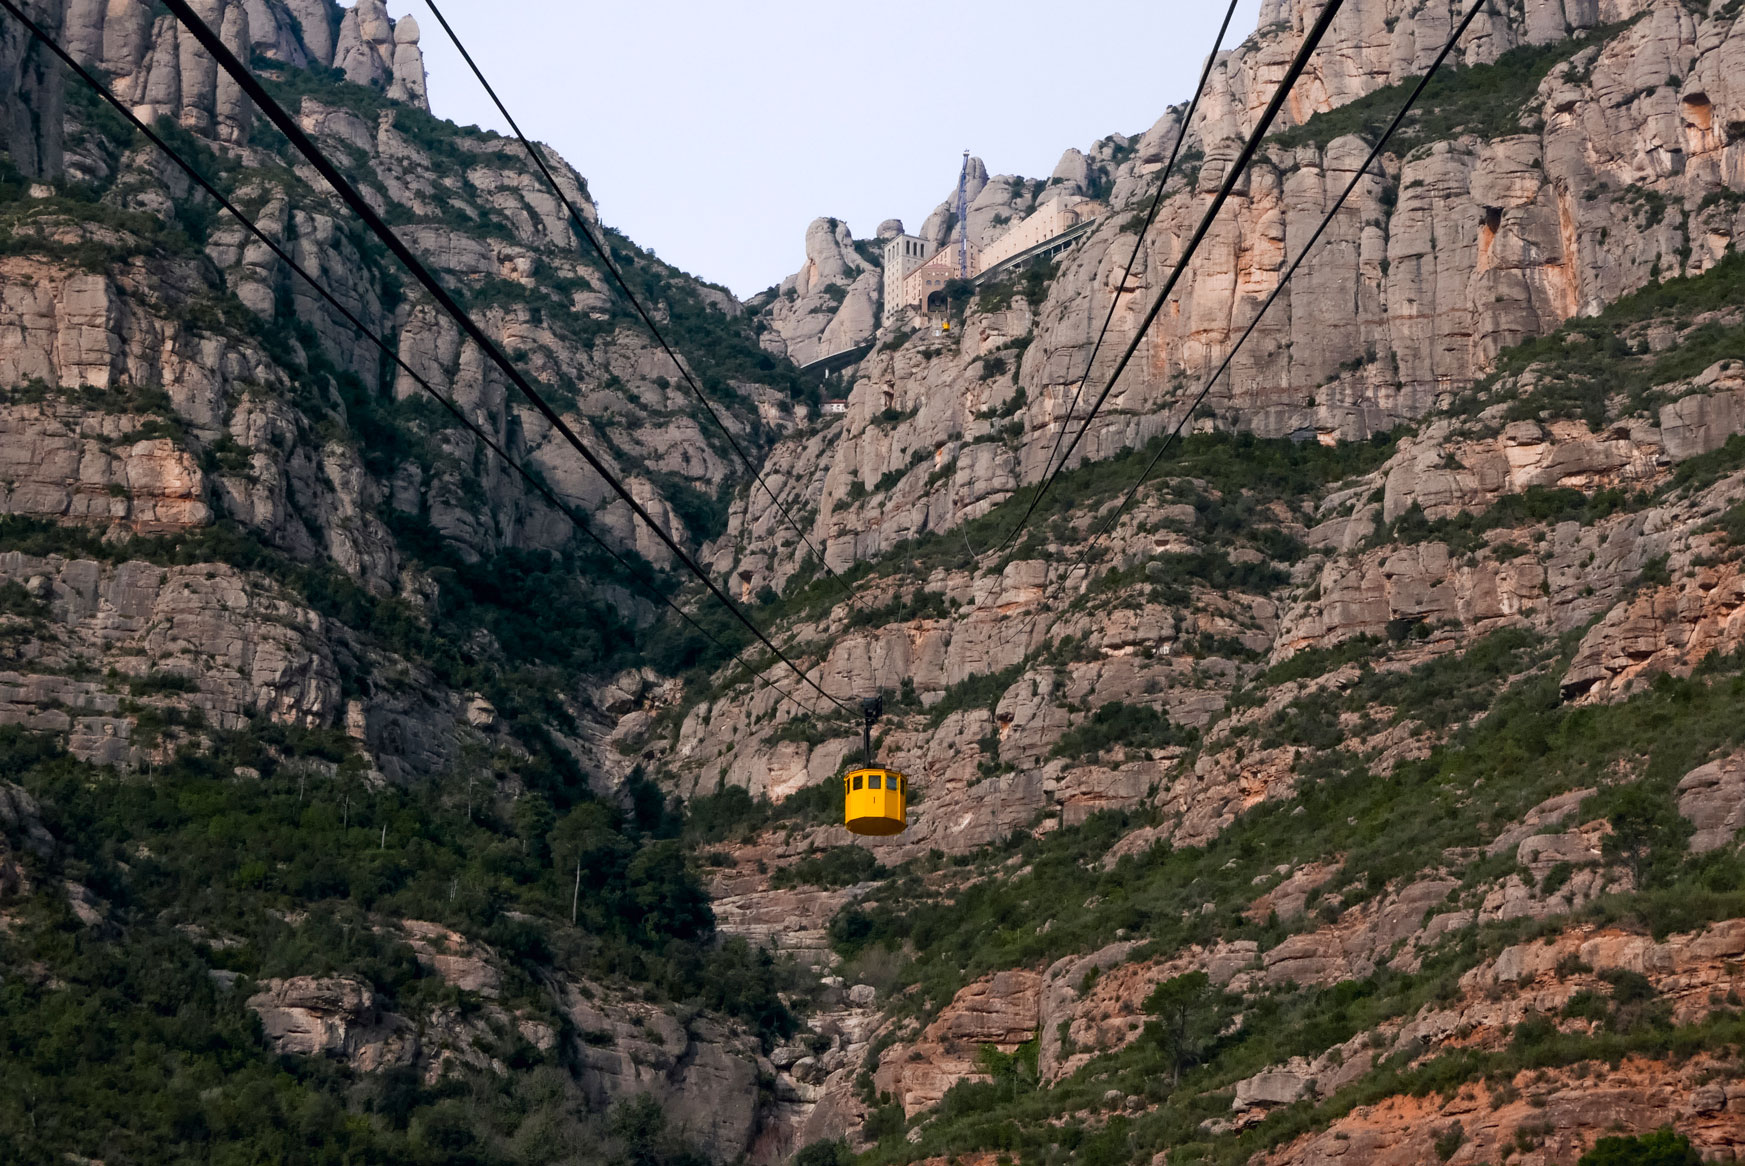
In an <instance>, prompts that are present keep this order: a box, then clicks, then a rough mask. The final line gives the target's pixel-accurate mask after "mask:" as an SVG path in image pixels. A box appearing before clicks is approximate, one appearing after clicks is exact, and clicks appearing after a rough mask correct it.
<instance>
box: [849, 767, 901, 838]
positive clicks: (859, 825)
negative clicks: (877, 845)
mask: <svg viewBox="0 0 1745 1166" xmlns="http://www.w3.org/2000/svg"><path fill="white" fill-rule="evenodd" d="M908 785H909V780H908V778H906V777H904V776H903V775H902V774H901V773H898V772H897V771H896V770H894V769H852V770H849V772H848V773H847V774H845V775H843V778H842V798H843V806H844V811H843V825H845V826H847V827H848V829H849V830H850V831H851V832H852V833H855V834H872V835H890V834H901V833H902V832H903V831H904V829H906V828H907V827H908V824H909V820H908V815H907V813H906V810H907V802H908V797H909V789H908Z"/></svg>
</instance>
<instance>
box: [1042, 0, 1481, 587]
mask: <svg viewBox="0 0 1745 1166" xmlns="http://www.w3.org/2000/svg"><path fill="white" fill-rule="evenodd" d="M1489 3H1490V0H1477V3H1475V4H1474V5H1473V6H1472V7H1471V8H1470V9H1469V10H1468V11H1467V13H1466V16H1465V17H1464V18H1463V19H1462V20H1461V21H1460V23H1459V24H1457V25H1456V26H1455V28H1454V33H1453V35H1452V36H1450V37H1449V38H1448V41H1447V43H1446V44H1444V45H1443V46H1442V51H1441V52H1440V53H1438V54H1437V55H1436V59H1435V60H1434V61H1432V62H1431V63H1430V69H1429V71H1428V72H1426V73H1425V74H1424V75H1423V76H1422V77H1420V78H1418V84H1417V85H1416V86H1414V87H1413V89H1412V92H1411V93H1410V94H1409V95H1408V96H1407V97H1406V101H1405V104H1404V105H1402V106H1400V111H1399V112H1398V113H1396V114H1395V115H1394V119H1393V121H1391V122H1389V123H1388V127H1387V129H1386V130H1384V131H1383V132H1382V135H1381V137H1379V138H1378V139H1376V143H1375V145H1374V146H1373V147H1371V149H1370V151H1369V156H1368V157H1367V158H1365V159H1364V160H1363V164H1362V165H1361V166H1359V167H1358V168H1357V169H1356V171H1355V172H1353V174H1352V175H1351V181H1350V182H1348V183H1346V184H1345V189H1344V190H1343V191H1341V192H1340V195H1339V198H1338V199H1337V200H1336V201H1335V202H1334V203H1333V205H1332V207H1331V208H1329V209H1328V211H1327V213H1326V214H1325V215H1324V216H1322V218H1321V222H1320V224H1319V225H1317V226H1316V227H1315V230H1314V232H1313V233H1312V234H1311V235H1310V236H1309V241H1308V242H1307V243H1304V244H1303V249H1302V250H1301V251H1299V252H1297V257H1296V258H1295V259H1294V260H1292V261H1291V265H1290V266H1289V267H1288V268H1286V269H1285V273H1284V276H1283V277H1282V278H1281V279H1280V280H1279V282H1278V286H1276V287H1274V288H1273V289H1272V291H1271V293H1269V294H1268V295H1267V297H1266V299H1265V300H1264V301H1263V302H1262V303H1261V305H1260V309H1259V310H1258V311H1256V312H1255V313H1254V319H1252V320H1250V321H1249V322H1248V327H1247V328H1245V329H1243V332H1242V335H1241V336H1239V337H1237V339H1236V343H1235V344H1234V345H1232V346H1231V348H1230V351H1229V352H1228V353H1226V354H1225V355H1224V360H1223V362H1222V363H1221V364H1219V365H1218V367H1217V368H1216V369H1215V370H1213V372H1212V375H1211V376H1209V377H1207V378H1206V383H1205V384H1204V385H1203V386H1202V387H1201V388H1200V391H1199V394H1198V395H1197V396H1196V397H1195V398H1194V400H1193V402H1192V404H1190V405H1189V406H1188V407H1187V408H1186V409H1185V410H1183V411H1182V414H1181V418H1180V420H1178V421H1177V422H1176V424H1175V428H1173V429H1171V430H1170V432H1169V436H1168V437H1166V438H1165V439H1164V442H1163V444H1162V445H1161V446H1159V447H1158V449H1157V452H1156V453H1155V454H1153V455H1152V457H1151V460H1150V461H1149V462H1148V463H1146V466H1145V469H1144V470H1143V471H1142V472H1141V473H1140V475H1139V479H1138V481H1136V482H1134V483H1133V485H1132V487H1131V488H1130V489H1129V490H1128V491H1127V494H1126V496H1125V497H1123V498H1122V499H1121V505H1119V506H1117V507H1116V508H1115V509H1114V511H1113V512H1112V513H1111V514H1110V515H1109V517H1108V518H1107V519H1106V520H1105V521H1104V522H1103V525H1102V526H1101V527H1099V528H1098V529H1097V532H1096V533H1095V534H1094V535H1092V536H1091V539H1090V541H1089V542H1087V543H1086V544H1085V547H1084V550H1082V551H1080V552H1079V557H1078V559H1077V560H1076V561H1075V562H1074V563H1073V565H1072V566H1071V567H1069V568H1068V569H1067V571H1066V573H1065V574H1064V575H1062V576H1061V577H1060V583H1061V585H1062V586H1063V587H1064V586H1065V585H1066V583H1067V581H1068V580H1070V579H1071V578H1072V576H1073V574H1074V573H1075V572H1077V571H1078V569H1079V568H1080V567H1082V566H1084V564H1085V560H1086V559H1087V558H1089V557H1090V553H1091V550H1092V549H1093V548H1094V547H1095V546H1096V544H1097V542H1098V540H1100V539H1101V538H1102V537H1103V536H1104V535H1106V534H1108V533H1109V532H1110V531H1111V530H1113V529H1114V528H1115V524H1116V523H1117V522H1119V521H1120V520H1121V516H1122V515H1123V514H1125V513H1126V511H1127V508H1128V507H1129V506H1131V505H1132V504H1133V499H1134V498H1135V497H1137V496H1138V494H1139V491H1140V489H1141V488H1143V487H1144V485H1145V483H1146V482H1147V481H1148V480H1149V479H1150V477H1151V472H1152V471H1153V470H1155V469H1156V468H1157V463H1158V462H1160V461H1162V460H1163V455H1164V454H1165V453H1166V452H1168V450H1169V447H1170V445H1171V443H1173V442H1174V441H1175V439H1176V438H1177V437H1178V436H1179V435H1180V434H1181V431H1182V429H1183V428H1184V427H1185V426H1186V425H1187V421H1188V418H1190V417H1192V416H1193V414H1194V410H1195V409H1197V408H1199V406H1200V402H1201V401H1204V400H1205V399H1206V395H1207V394H1208V393H1210V392H1211V391H1212V386H1213V385H1215V384H1217V383H1218V378H1219V377H1221V376H1223V375H1224V374H1225V373H1226V372H1228V371H1229V369H1230V364H1231V362H1232V361H1234V360H1235V359H1236V354H1237V353H1238V352H1240V351H1241V350H1242V346H1243V345H1244V344H1246V343H1247V342H1248V338H1249V337H1250V336H1252V335H1254V330H1255V329H1256V328H1257V327H1258V326H1259V325H1260V321H1261V319H1262V317H1264V316H1265V315H1266V312H1267V309H1269V308H1271V307H1272V305H1273V304H1274V303H1275V302H1276V301H1277V300H1278V298H1279V296H1280V295H1282V294H1283V293H1284V290H1285V288H1286V287H1287V286H1289V284H1290V282H1291V277H1292V276H1294V275H1296V273H1297V269H1298V268H1299V267H1301V266H1302V265H1303V260H1305V259H1306V258H1308V255H1309V252H1310V251H1312V250H1314V247H1315V244H1316V243H1317V242H1319V241H1320V239H1321V236H1322V234H1324V233H1325V232H1326V230H1327V228H1328V227H1329V226H1331V225H1332V223H1333V220H1334V218H1335V217H1337V216H1338V214H1339V212H1340V210H1342V209H1343V208H1344V206H1345V203H1346V201H1347V200H1348V199H1350V197H1351V195H1352V194H1353V193H1354V192H1355V191H1356V190H1357V186H1358V184H1359V183H1360V182H1362V181H1363V179H1364V178H1365V177H1368V176H1369V172H1370V167H1371V166H1374V165H1375V163H1376V159H1378V158H1380V157H1381V154H1382V151H1383V150H1384V149H1385V148H1386V147H1387V144H1388V141H1389V140H1390V139H1392V137H1393V136H1394V134H1395V133H1396V132H1397V131H1398V130H1399V128H1400V126H1401V125H1403V124H1404V123H1405V120H1406V118H1407V117H1408V116H1409V115H1410V114H1411V112H1412V109H1413V107H1414V106H1416V105H1417V103H1418V99H1419V98H1420V97H1422V96H1423V95H1424V90H1425V89H1427V88H1428V87H1429V85H1430V81H1431V78H1433V77H1435V76H1436V72H1437V70H1439V69H1440V68H1442V66H1443V65H1444V64H1445V63H1446V62H1447V60H1448V57H1449V55H1450V54H1452V53H1453V52H1454V49H1455V46H1456V45H1458V44H1459V43H1460V38H1461V37H1462V36H1463V35H1465V33H1466V30H1467V29H1468V28H1469V27H1471V25H1472V22H1473V21H1474V20H1475V19H1476V18H1477V17H1478V14H1479V13H1480V12H1482V11H1483V10H1484V8H1485V6H1486V5H1487V4H1489ZM1384 177H1385V176H1384Z"/></svg>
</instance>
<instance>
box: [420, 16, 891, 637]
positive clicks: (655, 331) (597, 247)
mask: <svg viewBox="0 0 1745 1166" xmlns="http://www.w3.org/2000/svg"><path fill="white" fill-rule="evenodd" d="M424 2H425V5H426V6H427V7H428V8H429V9H430V12H431V14H432V15H433V16H435V17H436V21H437V23H438V24H440V25H442V31H443V32H445V33H447V34H448V39H449V40H450V41H451V42H453V44H454V47H455V49H456V50H457V51H458V52H459V53H460V55H461V59H462V60H464V61H465V62H466V63H467V68H469V69H471V70H472V72H473V76H474V77H475V78H476V79H477V80H478V82H479V84H480V86H482V87H483V88H484V90H485V93H486V95H487V96H489V97H490V99H491V103H492V104H493V105H495V106H496V107H497V112H498V113H500V114H502V115H503V120H504V121H506V122H508V123H509V128H510V129H511V130H513V131H514V132H515V137H516V138H517V139H519V140H520V142H521V148H522V149H523V150H525V151H526V152H527V156H528V157H529V158H531V159H533V164H534V165H535V166H537V167H538V168H539V172H540V173H541V174H542V175H544V176H545V181H546V184H547V185H548V186H550V187H551V189H552V193H554V194H556V195H557V197H558V199H559V201H561V202H562V203H563V205H564V208H565V209H566V210H567V211H568V212H569V216H570V219H571V220H572V221H573V222H574V223H575V225H576V230H577V231H579V232H580V233H581V235H582V238H584V239H586V240H587V242H588V246H589V247H590V248H592V249H593V252H594V254H595V255H596V256H598V257H599V260H600V263H601V264H602V266H604V267H605V269H606V273H607V275H608V276H610V278H611V279H612V282H614V283H616V284H617V285H618V289H619V290H620V291H621V292H623V293H624V298H625V299H627V300H629V301H630V306H631V307H632V308H634V309H636V314H637V315H638V316H640V317H642V322H643V323H644V324H645V325H647V326H648V331H649V333H650V334H651V335H652V336H653V337H654V339H655V343H657V344H659V345H660V347H661V351H663V352H665V353H666V355H667V358H668V359H669V360H671V361H672V362H673V367H675V368H677V369H678V370H679V376H681V377H682V378H684V381H685V384H686V385H688V386H689V387H690V390H691V395H692V396H694V397H696V398H697V403H698V404H700V405H702V406H703V408H704V410H705V411H706V412H707V413H708V414H709V419H710V420H711V421H713V422H715V427H716V428H717V429H719V430H720V431H721V434H722V436H724V437H725V438H727V443H728V445H730V446H732V447H733V452H734V453H735V454H737V455H739V460H740V461H741V462H742V463H744V465H745V468H746V469H747V470H749V471H750V472H751V476H752V479H753V480H754V481H756V482H757V484H758V485H759V486H762V487H763V492H764V493H765V494H768V495H769V500H770V501H771V502H773V503H775V507H776V509H777V510H778V511H779V512H780V513H781V516H782V518H783V519H785V520H786V521H787V524H788V525H789V526H790V527H792V528H793V531H794V533H795V534H797V535H799V536H800V541H801V542H803V543H805V544H806V549H807V550H809V551H811V552H812V555H813V557H814V558H816V559H817V560H818V564H819V565H820V566H822V567H823V568H824V570H825V571H826V572H827V573H828V574H829V575H830V577H831V578H832V579H834V580H836V582H837V584H838V585H839V586H841V587H842V590H843V593H844V594H845V595H847V596H848V602H849V603H850V605H852V606H858V600H857V598H856V596H855V594H854V590H853V589H852V588H851V587H849V586H848V584H847V582H846V581H844V580H843V578H842V577H841V576H840V575H838V574H837V573H836V571H835V570H834V569H833V568H832V567H831V566H830V564H829V562H828V561H827V560H826V559H825V557H824V553H823V552H822V551H820V550H819V549H818V548H817V547H816V546H814V545H813V543H812V540H811V539H810V538H809V537H808V536H807V534H806V531H805V530H804V528H802V527H801V526H800V524H799V522H798V521H797V520H796V519H795V518H794V516H793V514H792V513H791V512H790V511H789V510H788V508H787V506H786V504H784V503H783V502H782V500H781V499H780V498H779V497H777V495H776V492H775V491H774V490H772V489H771V488H770V485H769V483H768V482H766V481H764V478H763V475H762V474H761V473H759V472H758V469H757V467H756V466H755V465H753V464H752V461H751V457H750V455H749V454H747V453H746V452H745V449H744V447H742V446H741V445H740V444H739V441H738V439H737V438H735V437H734V436H733V432H732V430H730V429H728V428H727V424H726V422H725V421H723V420H722V419H721V415H720V414H719V413H717V412H716V411H715V407H714V406H713V405H711V404H710V403H709V398H708V397H707V396H706V395H705V394H704V393H703V390H702V388H701V386H699V385H698V384H697V381H696V379H695V378H694V377H692V376H691V370H690V369H689V368H688V367H687V366H686V365H685V362H684V361H682V360H680V359H679V356H678V353H676V352H674V351H673V348H672V346H671V345H670V344H668V343H667V339H666V337H665V336H664V335H663V334H662V333H661V330H660V326H659V325H658V324H656V323H655V320H654V317H653V316H652V315H651V314H650V313H649V311H648V309H647V308H645V307H643V305H642V301H641V300H640V299H638V298H637V295H636V292H635V291H633V290H631V287H630V284H629V283H628V282H626V281H625V279H624V276H623V274H622V273H621V272H620V271H619V270H618V267H617V265H616V264H614V263H613V262H612V259H611V256H610V255H608V254H607V252H606V248H605V247H604V246H603V245H602V244H601V243H600V242H599V241H598V240H597V239H595V237H594V233H593V231H592V230H591V229H590V228H589V226H588V221H587V219H586V218H584V217H583V215H582V213H581V211H579V210H577V209H576V205H575V203H574V202H572V201H571V200H570V196H569V195H568V194H565V193H564V189H563V187H562V186H561V185H560V184H559V183H558V180H557V176H556V175H554V174H553V173H552V172H551V167H550V166H549V165H548V164H547V162H546V160H545V152H544V151H543V150H541V149H540V148H539V146H538V145H537V144H536V143H535V142H533V141H531V140H530V139H529V138H528V137H527V135H526V134H524V133H522V132H521V126H520V125H519V124H518V123H517V122H516V120H515V118H514V115H512V114H511V113H510V112H509V108H508V106H506V105H504V104H503V99H502V98H500V97H498V96H497V91H496V89H494V88H493V87H492V85H491V83H490V82H489V81H487V80H486V79H485V73H484V70H482V69H481V68H479V65H478V62H477V61H475V60H473V55H472V53H470V52H469V51H468V50H467V47H466V45H465V44H464V43H462V41H461V39H460V36H459V34H457V33H456V32H455V31H454V27H453V26H452V25H450V24H449V22H448V18H447V17H446V16H444V15H443V14H442V9H440V8H438V7H437V6H436V3H435V0H424Z"/></svg>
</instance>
